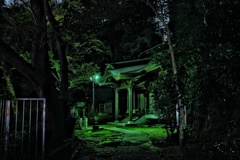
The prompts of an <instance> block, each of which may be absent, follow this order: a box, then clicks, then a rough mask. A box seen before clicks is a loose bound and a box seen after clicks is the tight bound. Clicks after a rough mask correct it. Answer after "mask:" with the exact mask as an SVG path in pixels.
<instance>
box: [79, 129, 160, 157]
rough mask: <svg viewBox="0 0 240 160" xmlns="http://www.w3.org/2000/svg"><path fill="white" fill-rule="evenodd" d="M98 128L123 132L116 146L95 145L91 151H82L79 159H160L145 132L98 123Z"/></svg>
mask: <svg viewBox="0 0 240 160" xmlns="http://www.w3.org/2000/svg"><path fill="white" fill-rule="evenodd" d="M99 128H100V129H101V128H103V129H107V130H111V131H115V132H120V133H123V137H122V139H121V140H120V142H119V143H118V145H116V146H111V147H110V146H106V147H96V148H94V150H93V151H92V153H83V154H85V156H84V157H82V158H80V159H81V160H128V159H129V160H147V159H151V160H155V159H156V160H160V159H161V156H160V155H159V153H157V150H156V147H154V146H153V145H152V142H151V140H150V139H149V136H148V135H147V134H146V133H143V132H138V131H133V130H128V129H124V128H119V127H115V126H113V125H99Z"/></svg>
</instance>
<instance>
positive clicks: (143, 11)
mask: <svg viewBox="0 0 240 160" xmlns="http://www.w3.org/2000/svg"><path fill="white" fill-rule="evenodd" d="M30 2H31V3H23V4H22V5H18V6H11V7H9V8H7V7H2V8H1V11H0V28H1V32H0V35H1V39H0V53H1V57H0V59H1V60H2V63H1V67H2V68H3V67H4V69H5V70H3V72H1V74H0V75H1V76H4V77H5V78H6V77H7V74H6V73H7V72H5V71H8V73H9V74H8V75H11V74H14V75H17V76H14V77H12V80H10V79H9V80H8V82H10V81H12V82H13V86H14V87H15V88H20V87H19V85H18V84H16V83H14V82H16V81H18V80H21V82H23V81H24V80H22V79H23V77H24V78H25V79H27V80H28V82H27V83H26V82H25V83H24V86H28V87H24V91H26V90H27V91H29V93H30V91H31V93H33V90H32V89H31V90H28V89H29V88H34V90H35V91H36V93H38V95H39V96H44V94H43V93H44V90H45V93H47V92H46V89H48V88H51V87H50V86H52V93H51V95H50V94H49V95H48V96H49V98H50V99H51V98H52V97H51V96H52V95H53V94H55V93H58V92H59V91H60V96H59V97H60V99H62V100H63V101H64V100H69V97H68V95H70V98H72V99H71V101H72V102H76V101H78V99H77V96H76V95H77V94H79V93H80V92H84V94H83V95H84V96H86V95H87V94H89V93H87V89H86V88H87V87H85V86H89V82H90V81H88V80H89V76H91V75H93V73H94V72H98V71H103V68H104V64H105V63H106V62H114V61H120V60H130V59H137V58H141V57H142V56H143V53H150V54H151V55H152V56H153V59H154V61H155V62H156V63H158V64H160V65H161V70H160V71H159V74H158V76H157V77H156V80H155V81H154V82H153V83H152V85H151V90H153V91H154V98H155V100H156V107H159V108H160V109H161V110H162V111H164V112H165V113H167V117H168V118H169V119H168V122H167V123H168V125H171V127H172V129H173V130H172V131H174V129H175V128H176V127H178V126H177V125H176V122H175V105H176V104H177V103H178V100H179V99H180V98H181V100H183V104H184V105H185V106H187V115H188V123H187V126H185V131H186V132H187V135H188V136H187V137H186V138H195V139H201V140H205V142H209V143H210V146H212V147H209V150H213V151H217V153H221V154H223V155H230V152H231V151H232V150H234V152H235V153H238V152H237V150H238V149H239V144H238V143H237V142H236V137H239V136H240V135H239V133H237V131H239V129H240V128H239V126H240V125H239V124H240V114H239V113H240V110H239V107H238V105H239V103H240V97H239V95H240V78H239V76H238V72H239V69H240V63H239V61H240V48H239V47H240V44H239V43H240V34H239V33H240V31H239V30H240V19H239V14H240V10H239V8H240V1H239V0H233V1H228V0H211V1H209V0H196V1H191V0H185V1H182V0H175V1H171V0H162V1H158V0H151V1H150V0H149V1H145V0H134V1H129V0H110V1H102V0H64V1H63V3H50V4H49V5H48V3H47V2H48V1H44V2H45V3H43V2H39V1H37V0H31V1H30ZM146 2H147V3H146ZM150 4H151V5H150ZM151 7H153V8H151ZM166 7H167V8H166ZM154 11H155V12H154ZM156 13H157V14H156ZM157 16H160V17H157ZM161 17H163V18H164V20H166V26H167V27H169V30H168V31H170V32H169V33H167V30H166V26H165V27H164V26H163V24H160V22H159V20H157V18H158V19H159V18H161ZM166 36H167V38H169V39H170V40H171V44H170V45H169V43H168V45H167V44H166V41H165V40H166ZM156 45H158V47H156V48H154V49H151V51H147V52H145V50H148V49H149V48H152V47H154V46H156ZM171 47H172V48H171ZM169 49H171V50H170V52H171V51H172V53H174V56H175V60H176V68H177V74H172V73H173V70H174V68H173V67H171V66H172V59H171V55H170V53H169ZM6 63H7V64H6ZM5 64H6V65H5ZM13 68H14V69H13ZM16 70H18V71H19V72H20V73H21V74H22V75H23V76H20V75H19V73H16ZM49 80H50V81H49ZM0 82H1V84H4V85H1V86H0V87H1V88H4V90H6V87H5V86H6V84H7V81H3V80H2V79H1V80H0ZM21 84H22V83H21ZM21 86H22V85H21ZM29 86H33V87H29ZM176 86H177V87H178V89H176ZM21 88H22V87H21ZM84 89H85V90H84ZM15 90H16V89H15ZM179 93H181V94H179ZM0 94H4V93H3V92H0ZM17 95H19V93H17ZM36 95H37V94H36ZM59 97H58V98H59ZM73 97H76V98H73ZM54 102H55V101H54V100H53V102H52V103H54ZM62 107H63V108H62V109H63V111H64V106H62ZM54 111H56V108H55V109H53V110H52V112H54ZM60 120H61V118H60ZM223 137H224V138H223ZM235 142H236V143H235ZM216 144H218V145H217V146H218V148H217V147H216ZM228 144H234V145H233V146H232V148H231V149H232V150H228V149H226V148H227V147H226V146H227V145H228ZM219 146H220V147H219ZM234 156H235V154H233V157H234Z"/></svg>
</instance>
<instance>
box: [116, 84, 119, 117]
mask: <svg viewBox="0 0 240 160" xmlns="http://www.w3.org/2000/svg"><path fill="white" fill-rule="evenodd" d="M118 118H119V89H117V88H116V89H115V122H119V119H118Z"/></svg>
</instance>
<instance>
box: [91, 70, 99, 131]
mask: <svg viewBox="0 0 240 160" xmlns="http://www.w3.org/2000/svg"><path fill="white" fill-rule="evenodd" d="M99 78H100V75H99V74H98V73H96V74H94V75H93V76H92V77H90V80H91V81H92V108H91V112H92V114H93V120H94V121H93V126H94V127H95V86H94V85H95V82H98V80H99Z"/></svg>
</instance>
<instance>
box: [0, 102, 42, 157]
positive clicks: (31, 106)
mask: <svg viewBox="0 0 240 160" xmlns="http://www.w3.org/2000/svg"><path fill="white" fill-rule="evenodd" d="M45 120H46V100H45V98H17V99H16V100H14V101H11V100H7V99H0V159H3V160H8V159H13V160H15V159H16V160H21V159H44V152H45Z"/></svg>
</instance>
